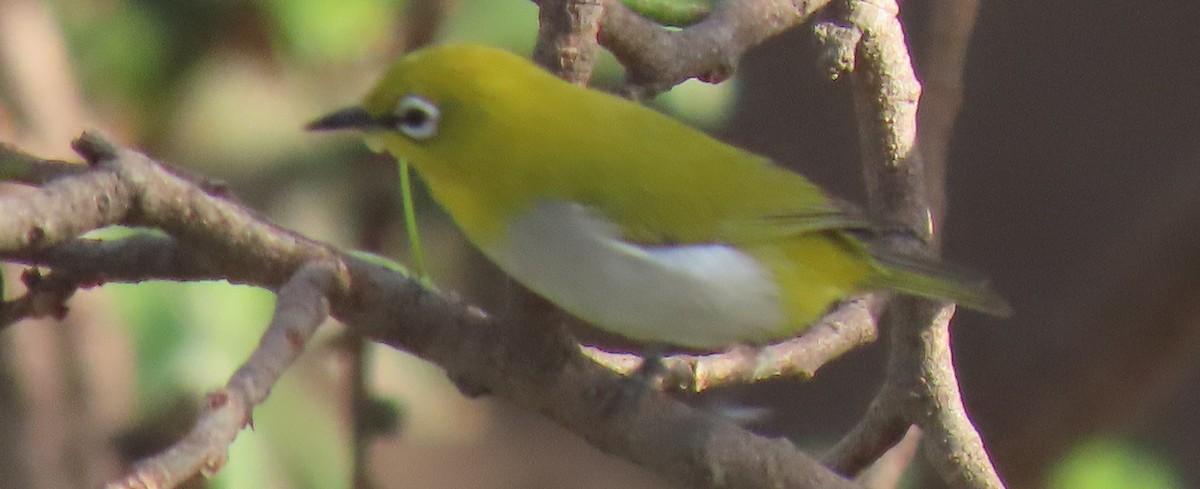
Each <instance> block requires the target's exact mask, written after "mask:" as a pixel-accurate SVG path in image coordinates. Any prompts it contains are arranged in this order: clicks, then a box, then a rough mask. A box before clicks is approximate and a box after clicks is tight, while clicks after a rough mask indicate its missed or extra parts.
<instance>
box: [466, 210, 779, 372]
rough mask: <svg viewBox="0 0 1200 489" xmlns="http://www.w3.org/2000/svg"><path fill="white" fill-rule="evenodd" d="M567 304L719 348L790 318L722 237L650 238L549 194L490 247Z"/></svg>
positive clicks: (768, 333) (760, 271)
mask: <svg viewBox="0 0 1200 489" xmlns="http://www.w3.org/2000/svg"><path fill="white" fill-rule="evenodd" d="M484 251H485V252H486V253H487V254H488V255H490V256H491V257H492V259H493V260H495V261H496V262H497V264H499V265H500V267H501V268H503V269H504V270H505V271H506V272H508V273H509V274H510V275H512V276H513V277H514V278H516V279H517V280H518V281H520V282H521V283H523V284H525V286H526V287H529V288H530V289H532V290H534V291H536V292H537V293H539V294H541V295H543V296H544V297H546V298H547V299H549V300H550V301H552V302H554V303H555V304H557V305H558V306H559V307H561V308H563V309H564V310H566V311H567V312H570V313H572V314H574V315H576V316H578V317H580V318H582V319H584V320H587V321H589V322H591V323H593V324H594V325H595V326H598V327H600V328H603V329H605V330H608V331H610V332H613V333H617V334H620V335H622V336H626V337H628V338H631V339H635V340H640V341H647V342H659V343H668V344H672V345H680V346H686V347H691V348H703V349H716V348H721V347H726V346H729V345H732V344H734V343H746V342H751V343H758V342H764V341H767V340H769V339H773V338H772V337H773V335H774V334H778V331H779V330H780V327H781V326H782V324H783V322H784V320H785V318H784V315H783V313H782V311H781V308H780V299H779V289H778V287H777V286H776V285H775V283H774V282H773V281H772V280H771V279H770V275H769V273H768V272H767V270H766V269H764V268H763V267H762V266H761V265H759V264H758V262H757V261H755V260H754V259H753V258H751V257H750V256H748V255H746V254H744V253H742V252H740V251H738V250H737V249H735V248H732V247H730V246H725V245H717V244H710V245H691V246H660V247H644V246H638V245H634V244H631V243H628V242H625V241H622V240H620V239H619V238H618V232H617V228H616V226H614V225H613V224H612V223H609V222H607V221H605V220H603V219H601V218H599V217H597V216H595V215H593V214H592V213H590V212H588V210H587V209H586V208H584V207H583V206H581V205H579V204H575V203H569V202H544V203H540V204H538V205H536V206H534V208H533V209H531V210H530V211H529V212H527V213H525V214H524V215H522V216H521V217H519V218H518V219H516V220H515V221H514V222H513V223H512V224H511V226H510V227H509V232H508V240H507V241H506V242H505V243H503V244H501V245H500V246H498V247H497V248H496V249H491V250H484Z"/></svg>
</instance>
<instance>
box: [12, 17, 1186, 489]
mask: <svg viewBox="0 0 1200 489" xmlns="http://www.w3.org/2000/svg"><path fill="white" fill-rule="evenodd" d="M429 3H430V4H436V5H438V6H439V8H440V9H441V10H439V11H438V14H437V15H432V16H431V15H428V12H427V11H420V10H419V9H413V8H412V7H413V6H412V5H409V4H408V3H407V2H405V1H402V0H311V1H305V2H298V1H287V0H261V1H237V0H207V1H196V2H188V1H171V0H99V1H89V0H54V1H46V2H39V1H36V0H6V1H0V47H2V48H3V59H0V61H2V63H0V136H3V138H2V139H3V141H6V142H13V143H15V144H17V145H19V146H21V147H23V148H26V149H28V150H29V151H31V152H34V153H35V154H40V155H45V156H57V157H64V158H65V157H70V151H69V149H68V146H67V144H68V142H69V141H70V139H71V138H73V137H74V136H76V135H77V134H78V132H79V131H80V130H82V129H83V128H85V127H95V128H99V129H101V130H103V131H104V132H107V133H109V134H111V135H114V136H115V138H116V139H117V140H118V141H121V142H123V143H126V144H129V145H131V146H134V147H137V148H139V149H141V150H143V151H145V152H146V153H148V154H149V155H151V156H153V157H155V158H157V159H160V160H162V161H166V162H169V163H171V164H173V165H177V166H180V167H185V168H187V169H188V170H190V171H194V172H197V173H200V174H203V175H207V176H211V177H215V178H219V179H222V180H225V181H226V182H227V183H228V184H229V185H230V187H231V189H232V190H233V193H234V195H236V196H237V198H239V199H241V200H242V201H244V202H245V203H246V204H247V205H249V206H250V207H252V208H255V209H258V210H260V211H262V212H263V213H264V214H265V215H266V216H269V218H270V219H271V220H273V221H274V222H277V223H279V224H281V225H283V226H285V227H288V228H291V229H295V230H298V231H300V232H302V233H304V234H306V235H308V236H311V237H313V238H316V239H320V240H325V241H329V242H332V243H336V244H338V245H340V246H344V247H347V248H355V249H366V250H372V251H376V252H379V253H380V254H383V255H385V256H393V257H398V259H399V260H400V261H404V257H405V256H406V240H405V236H404V234H403V232H404V231H403V225H402V223H401V222H400V214H399V212H398V209H399V203H398V200H397V197H398V193H397V192H396V190H395V182H396V174H395V169H394V167H393V163H392V162H391V161H389V160H387V159H386V158H381V157H379V156H376V155H370V154H368V153H367V151H366V150H365V148H363V147H361V145H360V144H359V143H358V142H357V141H354V140H352V139H351V138H348V137H342V136H326V135H314V134H307V133H305V132H303V131H302V130H301V127H302V125H303V124H304V123H305V122H306V121H308V120H309V119H311V118H313V117H314V116H317V115H319V114H322V113H324V112H325V111H328V110H331V109H334V108H338V107H341V106H343V105H346V104H348V103H350V102H352V101H353V100H355V99H356V98H357V97H359V96H360V95H361V94H362V93H363V92H364V91H365V89H366V87H367V86H368V85H369V84H370V82H371V81H372V80H373V79H374V77H375V76H376V75H377V74H378V73H380V72H381V71H382V69H383V68H384V67H385V66H386V65H387V63H388V62H389V61H390V60H391V59H393V58H394V57H395V56H396V55H398V54H399V53H400V52H402V51H404V50H405V49H406V48H407V46H405V44H406V42H407V40H409V39H415V38H417V37H418V35H417V34H414V33H420V32H423V31H430V32H433V33H434V39H435V40H436V42H462V41H470V42H480V43H486V44H491V45H496V46H502V47H505V48H508V49H511V50H513V51H515V52H518V53H529V52H530V51H531V49H532V46H533V42H534V37H535V35H536V29H537V24H536V22H537V11H536V7H535V6H534V5H533V4H532V3H531V2H528V1H521V0H509V1H500V0H459V1H449V2H429ZM620 80H621V71H620V69H619V66H618V65H617V64H616V63H615V62H614V61H613V60H612V59H611V57H605V58H604V59H603V60H602V62H601V64H600V68H599V70H598V72H597V75H596V84H598V85H600V86H605V85H614V84H616V83H619V81H620ZM746 85H747V84H746V83H744V81H743V80H742V79H741V78H734V79H732V80H731V81H728V82H726V83H723V84H721V85H718V86H710V85H705V84H702V83H698V82H694V81H693V82H689V83H686V84H684V85H682V86H680V87H678V88H676V89H675V90H673V91H672V92H670V93H668V94H666V95H664V96H662V97H660V98H659V99H658V100H655V101H653V103H654V104H655V106H657V107H659V108H661V109H662V110H664V111H667V112H670V113H672V114H674V115H675V116H676V117H679V118H682V119H684V120H687V121H689V122H690V123H692V124H694V125H697V126H699V127H703V128H705V129H707V130H710V131H714V132H717V133H722V134H724V133H728V134H732V135H733V138H734V139H740V142H749V143H750V144H747V145H748V146H750V147H751V149H755V150H758V151H767V149H766V148H765V147H764V148H757V147H754V141H755V137H756V136H755V135H754V134H755V133H754V132H753V131H754V130H755V129H754V128H751V129H750V131H751V132H750V133H749V134H750V135H747V132H746V127H745V126H738V127H733V128H730V127H729V126H728V124H730V121H731V117H733V115H734V114H735V113H736V111H737V110H738V103H739V95H740V91H741V90H743V89H748V88H744V87H746ZM821 95H822V94H821V93H817V94H816V95H811V94H810V95H801V96H817V97H819V96H821ZM775 96H779V95H778V94H776V95H775ZM786 96H788V97H791V96H795V95H794V94H788V95H786ZM743 110H744V109H743ZM845 110H846V111H847V112H848V111H849V106H845ZM739 131H741V132H739ZM739 134H741V136H738V135H739ZM850 137H851V138H852V137H853V136H852V134H851V135H850ZM817 143H818V144H821V143H823V144H830V143H827V142H824V141H818V142H817ZM839 144H841V143H839ZM850 144H853V143H850ZM829 183H831V184H833V185H838V184H837V183H836V182H829ZM843 185H844V184H843ZM0 191H20V190H19V189H7V188H5V189H0ZM853 192H854V191H853V190H851V191H850V192H848V193H853ZM418 195H419V196H420V202H419V204H418V205H419V208H420V209H421V219H420V225H421V229H422V233H423V238H424V240H425V242H426V246H427V250H426V254H427V256H428V260H429V268H430V273H431V275H432V277H433V278H434V280H435V281H436V282H437V283H438V284H439V285H441V286H442V287H443V288H445V289H449V290H455V291H461V292H462V293H464V294H465V295H466V296H467V297H468V298H470V299H471V300H472V301H474V302H476V303H479V304H482V305H483V306H484V307H485V308H492V309H493V310H496V309H502V308H503V307H504V305H505V302H504V298H503V290H501V289H500V288H499V287H498V284H499V283H501V282H500V281H499V280H498V278H499V276H498V274H497V272H496V271H495V270H494V269H492V268H491V267H490V266H489V265H488V264H487V263H486V262H485V261H484V260H483V259H482V258H481V257H480V256H478V255H477V254H475V253H474V252H473V251H472V250H471V249H470V248H468V247H467V246H466V245H465V244H464V243H463V241H462V240H461V238H460V237H459V236H458V235H457V234H456V231H455V230H454V229H453V227H452V226H451V225H450V224H449V223H448V222H446V220H445V218H444V216H442V215H441V214H440V212H439V211H438V210H437V209H436V207H435V206H433V205H432V203H431V202H429V201H428V199H427V197H426V196H425V195H424V193H423V192H421V191H420V189H418ZM5 273H6V278H8V280H7V281H6V282H7V283H9V284H15V283H18V281H17V280H16V276H17V274H18V273H19V269H17V268H15V267H11V266H9V267H7V269H6V270H5ZM13 289H14V286H13V285H9V290H7V291H5V296H6V297H12V296H13V295H14V294H17V293H19V291H17V290H13ZM70 305H71V309H72V312H71V314H70V316H69V317H68V318H67V319H66V320H65V321H64V322H63V323H62V324H57V325H56V324H54V323H53V322H47V321H27V322H24V323H21V324H18V325H17V326H15V327H13V328H11V329H10V330H8V331H5V332H4V333H3V335H2V336H0V346H2V347H3V352H4V353H3V360H4V361H5V362H6V363H7V364H8V369H9V370H10V372H11V374H10V377H11V378H10V379H9V380H8V381H7V382H8V383H9V385H12V386H13V388H12V389H10V390H9V393H10V396H9V397H10V398H11V399H10V400H9V401H10V402H8V403H7V404H5V406H7V407H6V408H4V409H5V411H4V412H3V413H0V414H2V415H3V416H7V418H5V419H3V420H0V424H6V425H10V426H18V427H21V429H19V430H16V431H18V433H17V434H15V435H13V437H12V438H8V439H7V440H8V441H10V443H5V444H4V445H5V450H4V451H5V452H7V455H4V456H0V458H7V459H8V460H7V461H6V462H5V461H0V462H4V463H2V464H0V487H5V488H10V487H17V488H19V487H34V488H56V487H95V486H97V485H98V484H99V483H100V482H101V481H104V480H106V479H109V478H112V477H114V476H115V475H116V474H118V473H120V471H121V470H122V467H123V465H124V464H125V463H127V462H128V460H127V458H128V457H136V456H141V455H145V454H146V453H149V451H152V450H155V449H157V448H161V447H162V446H163V444H164V443H167V442H169V441H170V440H171V439H172V437H174V436H178V435H179V434H181V433H182V432H183V431H184V430H186V429H187V428H188V423H190V421H191V419H192V418H191V416H194V414H195V413H194V409H195V406H196V405H198V403H199V402H200V399H201V396H202V395H203V393H204V392H205V391H207V390H211V389H213V388H215V387H217V386H219V385H221V384H222V383H224V381H225V380H226V379H227V377H228V375H229V374H231V373H232V372H233V370H234V369H236V368H237V366H238V365H239V364H240V363H241V362H242V361H243V360H244V359H245V358H246V356H247V355H248V354H249V352H250V351H251V350H252V348H253V347H254V346H255V345H256V344H257V341H258V335H259V334H260V333H261V331H262V329H263V328H264V327H265V325H266V324H267V321H268V319H269V317H270V314H271V310H272V305H273V296H272V295H271V294H270V293H269V292H267V291H263V290H259V289H254V288H250V287H244V286H232V285H229V284H226V283H193V284H178V283H146V284H137V285H107V286H104V287H100V288H97V289H93V290H88V291H85V292H81V293H80V294H78V295H77V296H76V297H75V298H74V299H72V301H71V303H70ZM354 344H357V343H355V340H354V339H353V338H347V336H346V334H345V332H344V331H343V329H342V328H341V327H340V326H339V325H335V324H330V325H328V326H327V327H326V328H323V330H322V332H321V333H320V335H319V338H318V339H317V340H315V341H314V342H313V343H312V345H311V347H310V348H309V351H308V352H307V353H306V355H305V357H304V358H303V359H302V360H301V362H300V363H299V364H298V365H296V366H295V367H294V368H292V369H291V370H290V371H288V372H287V373H286V374H285V376H284V377H283V379H282V381H281V382H280V383H279V385H278V386H277V387H276V388H275V389H274V390H273V391H272V394H271V397H270V399H269V400H268V401H267V402H266V403H265V404H263V405H262V406H261V407H259V408H258V409H257V410H255V413H254V429H253V430H252V431H246V432H244V433H243V434H242V436H240V437H239V438H238V441H237V442H236V443H235V444H234V446H233V447H232V448H231V450H230V457H229V462H228V464H227V465H226V466H225V467H224V468H223V469H222V470H221V471H220V472H218V473H217V474H216V476H215V477H214V478H212V479H211V480H210V481H208V482H197V484H196V487H215V488H246V487H255V488H267V489H271V488H280V489H282V488H341V487H352V485H353V484H354V480H355V478H356V475H355V473H354V468H353V463H352V461H353V460H354V449H353V439H354V436H353V432H354V426H355V424H354V423H355V421H354V419H353V418H354V416H353V414H352V413H353V412H355V405H354V403H353V402H352V399H354V394H353V392H352V390H353V389H351V387H349V383H348V380H349V379H351V378H352V376H353V375H354V374H353V371H354V368H353V366H354V364H355V363H356V362H359V361H362V362H364V364H365V365H366V367H367V371H368V374H367V377H366V378H367V380H368V382H369V388H370V390H371V391H372V393H373V395H374V396H377V397H379V398H382V399H385V400H389V403H386V405H387V406H391V407H390V408H384V410H385V411H388V412H390V413H391V414H390V415H391V416H395V417H396V421H395V426H394V427H393V428H394V433H392V434H389V435H383V436H380V437H378V438H372V439H371V440H370V443H369V444H368V448H367V451H366V453H367V458H366V460H368V461H369V465H368V467H369V471H368V473H367V474H365V477H367V478H368V479H369V480H371V481H372V482H373V483H374V484H375V487H380V488H408V487H413V488H417V487H421V488H424V487H472V488H539V487H545V488H551V487H553V488H591V487H597V488H598V487H626V488H636V487H646V488H650V487H663V486H664V483H663V482H662V481H661V480H658V479H657V478H656V477H654V476H653V475H650V474H648V473H646V472H645V471H643V470H641V469H640V468H637V467H634V466H632V465H631V464H628V463H625V462H623V461H620V460H616V459H613V458H611V457H608V456H606V455H604V454H601V453H599V452H598V451H596V450H595V449H592V448H590V447H589V446H587V445H586V444H584V443H583V442H582V441H580V440H578V439H577V438H575V437H573V436H572V435H571V434H569V433H565V432H563V431H562V430H560V429H558V428H557V427H556V426H554V425H553V424H552V423H549V422H547V421H545V420H544V419H541V418H540V417H539V416H537V415H535V414H530V413H524V412H520V411H518V410H516V409H514V408H512V407H510V406H507V405H506V404H504V403H502V402H496V401H493V400H489V399H482V400H467V399H465V398H463V397H462V396H461V395H459V394H458V393H457V392H456V391H455V389H454V388H453V386H452V385H451V384H449V383H448V382H447V381H446V380H445V379H444V376H443V374H442V372H441V371H440V370H439V369H438V368H436V367H434V366H431V365H428V364H426V363H424V362H421V361H419V360H416V359H414V358H412V357H409V356H407V355H405V354H402V353H398V352H395V351H393V350H390V349H388V348H382V347H376V346H374V345H366V346H365V350H359V349H358V348H356V347H354V346H349V347H348V346H347V345H354ZM876 372H877V371H876ZM876 372H872V373H871V374H870V376H869V377H868V378H877V373H876ZM816 382H821V378H820V377H819V378H818V379H817V381H816ZM872 386H873V384H863V385H857V386H854V388H855V389H857V390H861V391H862V392H863V393H865V394H864V395H869V394H870V390H871V388H872ZM767 388H770V386H768V387H767ZM718 396H720V394H718ZM768 397H769V396H768ZM725 402H730V401H728V400H726V401H725ZM731 402H740V403H746V404H751V405H757V404H759V403H761V402H766V401H763V400H761V399H758V398H757V397H756V394H755V392H754V391H750V392H749V393H739V394H737V395H734V396H733V401H731ZM804 402H814V401H813V400H812V399H808V400H805V401H804ZM774 408H775V410H776V415H777V416H780V417H787V416H791V414H790V413H788V412H787V411H786V410H787V409H789V407H788V404H782V403H776V405H775V406H774ZM835 408H836V409H843V410H845V408H843V407H835ZM853 412H854V413H858V412H861V410H860V409H858V408H855V410H853ZM383 417H384V418H386V417H388V416H383ZM762 429H763V430H764V431H767V432H773V430H783V431H784V432H785V434H790V435H792V436H793V437H794V438H795V439H797V441H798V442H799V443H802V444H804V445H805V446H814V447H821V446H823V445H825V444H827V443H830V442H832V441H833V440H832V439H831V438H830V437H829V436H828V435H825V434H821V435H806V434H804V433H803V432H787V430H786V429H783V428H780V427H778V426H776V427H774V428H772V427H771V426H769V425H768V426H766V427H762ZM1076 447H1077V448H1076V449H1074V450H1072V451H1071V452H1070V453H1069V454H1068V455H1067V456H1065V457H1064V458H1062V460H1061V462H1060V463H1056V464H1054V466H1055V468H1054V469H1053V470H1052V471H1051V472H1050V474H1049V475H1047V476H1046V478H1045V484H1046V485H1047V487H1052V488H1056V489H1057V488H1063V489H1066V488H1083V489H1103V488H1118V487H1121V488H1123V487H1141V488H1151V489H1155V488H1172V487H1183V486H1184V484H1183V483H1182V482H1181V481H1182V480H1183V478H1182V476H1180V475H1179V474H1178V472H1179V471H1178V470H1176V469H1175V468H1174V466H1173V463H1172V462H1171V461H1170V460H1169V458H1168V457H1165V456H1164V454H1163V453H1162V451H1161V450H1159V449H1157V448H1156V447H1155V446H1154V445H1152V444H1147V443H1144V442H1142V441H1140V440H1138V439H1136V438H1130V437H1126V436H1124V435H1122V432H1121V431H1120V430H1119V429H1117V430H1114V431H1113V432H1112V433H1107V432H1106V433H1101V434H1100V435H1099V436H1098V437H1096V438H1091V437H1089V438H1087V439H1085V440H1083V441H1081V442H1079V443H1077V444H1076ZM818 449H819V448H818ZM918 470H920V469H918ZM358 477H364V475H363V474H359V475H358ZM359 480H360V481H361V480H362V479H359ZM910 485H911V486H912V487H919V486H918V485H916V483H910Z"/></svg>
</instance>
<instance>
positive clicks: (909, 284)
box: [871, 250, 1013, 317]
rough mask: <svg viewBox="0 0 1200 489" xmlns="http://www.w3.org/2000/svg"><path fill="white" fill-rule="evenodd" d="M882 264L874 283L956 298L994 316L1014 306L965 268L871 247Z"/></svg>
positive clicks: (919, 294) (916, 293) (1006, 313)
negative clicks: (956, 267) (880, 250)
mask: <svg viewBox="0 0 1200 489" xmlns="http://www.w3.org/2000/svg"><path fill="white" fill-rule="evenodd" d="M871 254H872V255H874V257H875V259H876V262H877V263H878V264H879V265H880V267H879V269H878V271H877V272H878V273H876V274H875V276H874V277H872V279H871V285H872V286H873V287H879V288H886V289H892V290H895V291H897V292H900V293H904V294H908V295H914V296H917V297H924V298H928V299H937V300H948V301H954V302H955V303H957V304H958V305H960V306H962V307H965V308H968V309H972V310H975V311H979V312H982V313H985V314H990V315H993V316H1001V317H1007V316H1010V315H1012V312H1013V311H1012V306H1011V305H1009V303H1008V301H1007V300H1005V299H1004V298H1003V297H1001V296H1000V294H998V293H996V291H995V290H993V289H992V288H991V287H990V286H989V285H988V281H987V280H986V279H984V278H982V277H979V276H977V275H976V274H973V273H971V272H968V271H966V270H960V269H955V268H954V267H952V266H950V265H948V264H946V263H943V262H940V261H936V260H934V259H926V258H921V257H914V256H908V255H897V254H892V253H886V252H879V251H877V250H871Z"/></svg>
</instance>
